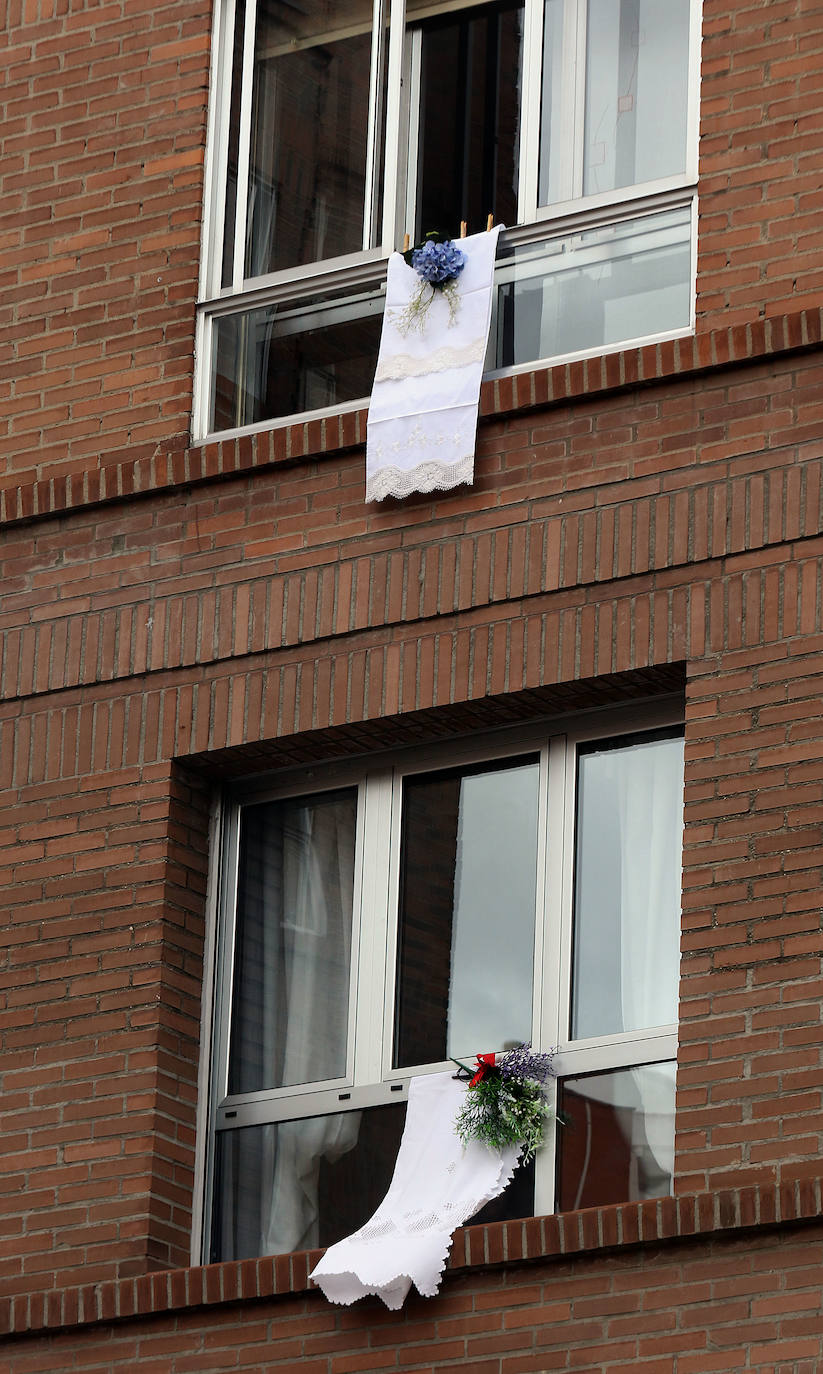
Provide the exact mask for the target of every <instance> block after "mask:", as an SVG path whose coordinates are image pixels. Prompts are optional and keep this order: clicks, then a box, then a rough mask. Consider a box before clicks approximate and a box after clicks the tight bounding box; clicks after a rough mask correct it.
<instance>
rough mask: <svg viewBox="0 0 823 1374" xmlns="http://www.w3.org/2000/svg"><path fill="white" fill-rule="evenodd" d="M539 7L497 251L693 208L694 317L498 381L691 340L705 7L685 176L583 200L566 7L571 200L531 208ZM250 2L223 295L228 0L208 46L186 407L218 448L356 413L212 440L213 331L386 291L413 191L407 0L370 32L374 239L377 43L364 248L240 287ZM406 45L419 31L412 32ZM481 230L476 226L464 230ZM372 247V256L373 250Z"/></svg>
mask: <svg viewBox="0 0 823 1374" xmlns="http://www.w3.org/2000/svg"><path fill="white" fill-rule="evenodd" d="M479 3H482V0H443V3H435V2H433V3H431V4H426V5H425V6H421V7H419V8H418V7H415V8H414V10H413V14H412V22H416V21H417V20H418V19H423V18H425V17H428V16H429V15H432V14H436V13H439V12H443V11H449V10H452V9H454V10H458V9H462V8H465V7H467V6H470V5H471V6H473V5H476V4H479ZM543 4H544V0H524V36H523V54H524V59H523V74H522V104H521V135H520V138H521V142H520V169H519V186H518V224H517V226H515V227H513V228H510V229H508V230H507V231H506V233H505V234H504V236H503V242H504V243H510V244H515V243H518V242H529V241H535V240H538V239H540V240H545V239H548V238H553V237H556V236H564V235H568V234H570V233H574V232H575V231H576V230H577V229H580V230H583V229H588V228H592V227H594V226H596V225H597V224H603V223H613V222H619V221H625V220H629V219H635V218H638V217H640V216H643V215H647V214H651V213H654V212H655V211H659V210H663V209H673V208H678V207H689V208H690V214H691V235H690V245H691V269H690V280H691V283H692V289H691V301H692V304H691V316H690V320H689V323H688V325H687V326H686V327H685V328H678V329H673V330H668V331H664V332H659V333H656V334H650V335H644V336H642V337H637V338H633V339H627V340H623V341H621V342H620V343H619V344H613V345H608V346H605V347H602V348H596V349H586V350H581V351H577V352H569V353H562V354H556V355H553V356H552V357H551V359H539V358H535V359H532V360H529V362H527V363H521V364H518V365H516V366H514V367H508V368H501V369H497V370H496V371H494V372H493V373H492V374H491V375H493V376H506V375H511V374H513V373H517V372H522V371H525V370H529V369H531V368H534V367H535V366H538V365H539V364H541V363H545V362H549V361H551V362H552V363H561V362H567V361H571V360H573V359H575V358H579V357H586V356H592V355H593V354H601V353H609V352H614V351H616V350H617V349H619V348H624V347H626V346H627V345H629V344H631V345H633V346H640V345H643V344H647V343H656V342H660V341H662V340H665V339H670V338H680V337H684V336H687V335H689V334H690V333H692V332H693V330H694V289H693V283H694V281H695V275H696V257H697V254H696V233H697V205H696V200H697V143H698V140H697V134H698V121H699V62H700V27H701V5H702V0H690V6H691V13H690V30H689V34H690V36H689V54H688V83H687V89H688V111H687V119H686V166H685V169H684V171H683V173H682V174H681V175H676V176H670V177H666V178H661V179H658V180H657V181H650V182H646V183H643V184H641V185H636V186H632V187H628V188H625V187H624V188H619V189H618V190H615V191H606V192H602V193H599V194H596V195H588V196H583V195H582V194H576V192H577V191H581V192H582V152H581V150H582V140H583V120H582V117H581V110H582V100H583V94H584V88H585V61H584V54H585V24H586V0H563V4H564V7H565V8H564V15H565V18H564V39H563V42H564V49H563V57H562V68H563V72H564V75H565V76H566V78H567V79H566V80H565V81H564V87H563V95H562V101H561V105H562V115H561V118H562V121H563V124H564V126H565V127H566V129H567V133H566V135H565V136H564V145H565V146H568V147H569V148H570V149H571V150H572V153H571V156H570V159H569V165H568V169H567V174H566V177H565V180H566V184H567V186H568V189H569V198H568V199H567V200H564V201H561V202H558V203H555V204H552V205H550V206H543V207H540V206H538V204H537V198H538V196H537V188H538V165H539V139H540V93H541V67H542V49H543V36H542V30H543ZM256 5H257V0H247V4H246V11H245V32H244V54H243V78H242V82H241V87H242V102H241V110H240V122H239V154H238V185H237V197H236V206H235V238H234V248H233V259H232V260H233V280H232V283H231V285H230V286H228V287H223V286H222V285H221V275H222V259H223V207H224V204H225V178H226V169H227V159H228V138H229V125H230V119H229V115H230V101H231V84H232V56H233V42H234V19H235V0H218V3H217V5H216V9H215V21H214V33H213V41H212V69H211V91H212V100H211V105H210V114H209V129H208V138H207V148H206V166H205V185H206V188H207V189H206V195H205V203H204V215H203V224H202V256H201V270H200V282H199V291H198V304H197V321H196V333H195V364H196V365H195V381H194V396H193V419H192V434H193V439H194V441H195V442H202V441H203V440H204V439H205V438H206V437H207V436H208V435H210V434H212V433H213V434H215V435H217V436H219V437H231V436H234V435H240V434H247V433H254V432H256V431H261V430H269V429H273V428H277V427H280V426H283V425H286V424H292V423H294V422H295V421H305V420H309V419H315V418H322V417H324V416H328V415H335V414H340V413H342V412H346V411H351V410H356V409H360V408H362V407H363V406H364V405H366V404H367V403H368V397H361V398H358V399H357V400H352V401H343V402H338V403H335V404H334V405H331V406H325V407H320V408H318V409H315V410H310V411H304V412H301V413H300V414H299V415H288V416H280V417H277V418H273V419H268V420H263V421H259V422H256V423H254V424H248V425H241V426H237V427H234V428H229V429H222V430H217V431H211V430H210V429H209V423H208V417H209V408H210V403H211V375H212V368H213V360H214V332H215V322H216V320H218V319H219V318H221V317H223V316H225V315H229V314H234V313H239V312H244V311H247V310H249V309H252V308H254V307H262V306H266V305H272V304H275V303H278V302H281V301H283V300H290V301H291V300H294V301H295V303H297V302H299V300H300V299H301V298H303V299H304V298H305V297H307V296H309V295H317V294H319V293H321V292H323V291H326V290H334V289H336V288H339V287H347V288H351V289H352V290H353V291H355V290H357V289H358V288H365V289H370V290H372V291H380V290H382V289H383V288H384V286H385V272H386V262H387V260H388V256H389V254H390V253H391V252H392V250H393V249H395V248H398V247H400V246H401V241H402V238H403V232H404V230H405V228H406V226H407V225H408V226H411V225H412V224H413V222H414V221H413V210H414V187H413V186H411V185H410V179H409V178H408V177H407V175H406V170H405V169H406V162H407V161H413V158H411V157H409V156H407V155H404V156H402V157H401V151H402V150H403V149H404V148H406V149H408V148H409V145H411V150H412V151H413V148H414V143H415V137H416V133H415V127H414V125H415V121H414V119H413V117H412V115H411V114H410V108H411V106H412V101H411V99H410V97H409V94H408V91H409V86H410V85H411V84H413V81H414V70H415V64H414V52H415V43H414V41H412V42H411V43H407V41H406V3H405V0H373V22H374V25H375V28H374V31H375V32H376V33H379V34H380V35H381V36H382V35H383V33H384V26H383V25H381V24H379V23H378V22H377V21H378V18H379V16H380V14H381V12H383V13H385V14H388V15H389V42H388V53H387V66H388V83H387V90H388V93H387V99H386V150H385V166H386V169H387V173H386V178H385V186H384V196H383V216H382V222H381V225H380V229H379V233H378V232H377V229H376V228H375V227H374V226H373V219H374V206H375V204H376V195H377V190H376V184H375V177H376V159H375V146H376V142H375V140H376V128H377V119H378V99H379V96H378V89H377V72H378V58H377V52H376V48H377V44H373V52H372V69H371V76H370V87H371V101H370V114H369V136H368V149H367V168H366V182H367V193H366V196H365V209H364V234H363V247H362V248H361V249H360V250H359V251H357V252H354V253H350V254H348V255H346V256H343V257H339V258H334V259H329V260H326V261H324V262H316V263H311V264H309V265H307V266H304V267H295V268H289V269H286V270H283V271H279V272H274V273H269V274H267V275H264V276H259V277H255V278H253V279H249V280H244V278H243V255H244V238H245V223H246V191H247V181H248V153H249V139H250V127H251V99H252V70H253V61H254V29H255V22H256ZM410 32H411V34H412V36H413V35H414V30H413V29H412V30H410ZM471 227H472V228H473V229H477V228H479V227H480V226H471ZM370 245H373V246H370Z"/></svg>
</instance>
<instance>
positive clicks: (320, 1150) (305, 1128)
mask: <svg viewBox="0 0 823 1374" xmlns="http://www.w3.org/2000/svg"><path fill="white" fill-rule="evenodd" d="M405 1121H406V1106H405V1103H396V1104H392V1105H391V1106H385V1107H369V1108H367V1109H366V1110H365V1111H351V1112H337V1113H334V1114H333V1115H329V1116H313V1117H306V1118H303V1119H302V1120H299V1121H282V1122H279V1123H272V1124H270V1125H265V1126H244V1127H241V1128H240V1129H238V1130H228V1131H218V1133H217V1137H216V1148H215V1167H214V1201H213V1205H212V1228H211V1248H210V1255H209V1258H210V1259H211V1261H212V1262H217V1261H218V1260H239V1259H251V1258H253V1257H254V1256H256V1255H282V1254H287V1253H288V1252H289V1251H291V1250H311V1249H314V1248H315V1247H316V1246H320V1245H323V1246H325V1245H334V1243H335V1242H336V1241H338V1240H342V1239H343V1237H344V1236H348V1235H351V1233H352V1231H356V1230H357V1228H358V1227H360V1226H362V1225H363V1224H364V1222H366V1221H368V1219H369V1217H370V1216H371V1215H372V1213H373V1212H374V1211H375V1210H376V1208H377V1207H378V1206H379V1204H380V1203H381V1202H382V1201H383V1198H384V1197H385V1195H386V1193H387V1191H388V1187H389V1184H390V1182H391V1178H392V1173H393V1172H394V1165H395V1161H396V1159H397V1151H398V1150H399V1148H400V1138H401V1136H402V1134H403V1126H404V1125H405ZM533 1215H534V1161H533V1160H532V1161H531V1163H530V1164H527V1165H525V1166H521V1167H520V1168H518V1169H517V1170H516V1171H515V1174H514V1178H513V1179H512V1182H511V1183H510V1184H509V1187H508V1188H507V1189H506V1190H505V1192H504V1193H502V1194H501V1195H500V1197H497V1198H494V1199H493V1201H491V1202H489V1203H487V1205H486V1206H485V1207H483V1208H482V1209H481V1211H479V1212H478V1213H477V1216H476V1218H475V1221H476V1222H478V1223H480V1222H491V1221H507V1220H510V1219H512V1218H514V1217H530V1216H533Z"/></svg>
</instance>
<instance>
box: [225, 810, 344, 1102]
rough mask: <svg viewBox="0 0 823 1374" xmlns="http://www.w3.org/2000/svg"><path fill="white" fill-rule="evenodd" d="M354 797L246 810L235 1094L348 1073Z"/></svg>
mask: <svg viewBox="0 0 823 1374" xmlns="http://www.w3.org/2000/svg"><path fill="white" fill-rule="evenodd" d="M356 817H357V791H356V789H355V788H351V789H349V790H347V791H344V792H330V793H326V794H324V795H321V796H314V797H308V798H303V797H301V798H294V799H289V800H286V801H277V802H267V803H265V804H264V805H262V806H249V807H246V808H245V809H244V811H243V814H242V819H241V826H240V856H239V874H238V893H237V935H236V942H235V955H234V987H233V991H232V1018H231V1044H230V1050H229V1083H228V1090H229V1093H230V1094H234V1093H250V1092H258V1091H260V1090H262V1089H264V1088H281V1087H288V1086H293V1085H296V1084H300V1083H316V1082H322V1081H324V1080H326V1079H330V1078H342V1077H343V1076H344V1075H345V1073H346V1047H347V1043H348V1017H349V981H350V967H351V927H352V900H353V891H354V837H355V823H356Z"/></svg>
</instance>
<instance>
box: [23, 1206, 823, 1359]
mask: <svg viewBox="0 0 823 1374" xmlns="http://www.w3.org/2000/svg"><path fill="white" fill-rule="evenodd" d="M213 1275H214V1277H216V1270H206V1271H200V1272H199V1273H198V1272H196V1271H195V1272H192V1273H191V1274H190V1275H188V1276H184V1275H182V1274H180V1275H174V1276H173V1280H174V1281H175V1282H174V1283H173V1288H174V1289H175V1290H177V1289H179V1290H180V1293H181V1295H182V1294H185V1295H186V1297H184V1299H183V1303H182V1304H181V1303H178V1304H176V1305H175V1306H173V1307H172V1308H171V1310H167V1311H162V1310H161V1311H158V1312H157V1313H156V1315H142V1316H139V1317H136V1318H133V1319H132V1318H129V1317H128V1316H127V1315H126V1313H128V1312H130V1311H131V1310H133V1309H132V1307H131V1305H129V1306H126V1305H125V1303H124V1311H123V1319H121V1320H120V1321H112V1317H113V1315H114V1314H113V1312H109V1311H106V1310H105V1308H104V1309H103V1311H101V1312H100V1315H99V1317H97V1316H94V1317H92V1319H91V1324H88V1325H84V1326H80V1327H79V1328H76V1329H72V1327H73V1326H74V1323H76V1322H77V1320H78V1306H77V1301H76V1295H75V1300H74V1302H73V1304H72V1305H71V1307H69V1305H67V1306H66V1322H65V1326H66V1329H65V1330H63V1331H62V1332H59V1331H56V1330H52V1331H51V1332H47V1333H44V1332H33V1333H31V1334H28V1335H21V1336H19V1337H17V1338H10V1339H8V1340H7V1341H6V1342H5V1344H4V1346H3V1347H2V1349H0V1370H1V1371H3V1374H22V1371H24V1370H25V1372H26V1374H54V1371H60V1374H63V1371H66V1374H67V1372H68V1371H69V1370H75V1369H82V1370H84V1371H85V1370H89V1371H101V1372H102V1371H110V1370H129V1371H131V1370H145V1371H147V1374H148V1371H149V1370H151V1371H154V1370H162V1371H163V1374H221V1371H223V1370H226V1369H240V1370H244V1369H247V1370H255V1371H258V1370H262V1369H266V1370H277V1371H278V1374H281V1371H282V1374H363V1372H364V1371H373V1374H389V1371H396V1370H398V1369H403V1370H409V1371H410V1374H412V1372H413V1374H447V1371H455V1374H549V1372H550V1371H553V1370H580V1371H585V1374H600V1371H608V1374H630V1371H631V1374H634V1371H636V1370H638V1369H640V1370H644V1371H649V1374H673V1371H676V1374H739V1371H741V1370H743V1369H746V1370H758V1371H760V1374H817V1371H818V1370H819V1368H820V1362H821V1360H823V1335H822V1334H821V1328H820V1282H821V1277H823V1227H822V1226H821V1224H820V1222H818V1223H817V1224H814V1225H810V1226H808V1227H806V1228H805V1229H803V1230H787V1231H785V1232H784V1233H783V1234H782V1235H776V1234H775V1233H774V1232H771V1233H768V1232H766V1233H763V1234H746V1235H740V1236H729V1237H723V1238H714V1239H708V1240H703V1241H701V1242H700V1243H699V1244H696V1243H694V1242H690V1243H689V1242H685V1243H680V1244H676V1245H664V1246H657V1247H653V1248H646V1249H640V1250H638V1249H634V1250H629V1251H626V1252H625V1253H622V1254H621V1253H615V1252H605V1253H602V1252H601V1253H593V1254H588V1255H581V1256H575V1257H574V1258H570V1259H569V1258H567V1259H561V1260H558V1261H556V1262H554V1263H545V1262H543V1263H533V1264H529V1265H523V1264H518V1263H517V1261H514V1262H513V1263H510V1264H508V1265H506V1266H505V1267H503V1268H499V1267H498V1268H495V1267H492V1268H488V1267H484V1268H480V1267H478V1268H473V1269H469V1270H468V1271H463V1272H458V1273H452V1274H450V1275H448V1276H447V1278H446V1280H445V1283H444V1286H443V1289H442V1290H441V1293H440V1295H439V1296H438V1297H437V1298H435V1299H433V1300H432V1299H424V1298H419V1297H418V1296H417V1295H416V1294H414V1295H413V1296H411V1297H410V1298H409V1299H408V1300H407V1302H406V1305H405V1307H404V1309H403V1310H402V1311H401V1312H397V1313H390V1312H387V1311H386V1309H385V1308H384V1307H383V1306H382V1305H381V1304H380V1303H379V1302H378V1301H377V1300H376V1299H368V1300H366V1301H365V1302H360V1303H358V1304H357V1305H356V1306H355V1307H352V1308H340V1307H333V1306H331V1305H330V1304H328V1303H327V1302H326V1301H325V1299H324V1298H323V1297H322V1296H321V1295H320V1294H318V1293H316V1292H315V1293H311V1294H304V1293H296V1294H294V1295H284V1296H282V1297H279V1298H265V1297H263V1298H260V1299H258V1300H256V1301H248V1300H247V1301H245V1302H243V1301H241V1302H225V1301H221V1300H220V1298H219V1296H218V1295H216V1294H215V1295H214V1296H213V1297H212V1298H211V1300H210V1301H209V1302H208V1305H207V1306H206V1307H205V1308H203V1307H202V1306H197V1305H196V1304H197V1301H198V1298H197V1296H195V1295H199V1294H202V1293H203V1292H204V1291H210V1289H211V1286H212V1285H211V1284H210V1282H209V1280H210V1279H211V1277H212V1276H213ZM204 1276H205V1280H204ZM178 1280H179V1282H177V1281H178ZM187 1283H188V1286H187ZM233 1288H234V1285H232V1290H233ZM107 1296H108V1295H107ZM124 1298H125V1294H123V1293H121V1294H120V1300H121V1302H122V1301H123V1299H124ZM187 1299H188V1301H187ZM150 1306H151V1305H149V1308H150ZM138 1310H140V1308H139V1307H138ZM144 1310H145V1309H144ZM81 1320H85V1322H86V1323H88V1322H89V1316H88V1315H86V1316H85V1318H82V1317H81Z"/></svg>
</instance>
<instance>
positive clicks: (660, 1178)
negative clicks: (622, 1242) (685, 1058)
mask: <svg viewBox="0 0 823 1374" xmlns="http://www.w3.org/2000/svg"><path fill="white" fill-rule="evenodd" d="M674 1079H675V1065H674V1064H673V1063H671V1064H647V1065H645V1066H644V1067H642V1068H636V1069H620V1070H618V1071H617V1072H616V1073H597V1074H589V1075H588V1076H587V1077H585V1078H567V1079H566V1080H565V1081H564V1082H563V1083H562V1084H561V1085H560V1092H559V1097H558V1111H559V1112H560V1113H561V1115H562V1117H563V1120H564V1122H565V1124H564V1125H561V1126H558V1128H557V1142H558V1150H559V1165H558V1179H557V1210H558V1211H559V1212H574V1211H577V1209H578V1208H579V1207H602V1206H607V1205H608V1204H609V1203H611V1202H639V1201H642V1199H643V1198H647V1197H665V1196H666V1195H667V1194H668V1193H670V1192H671V1188H672V1171H673V1168H674Z"/></svg>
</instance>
